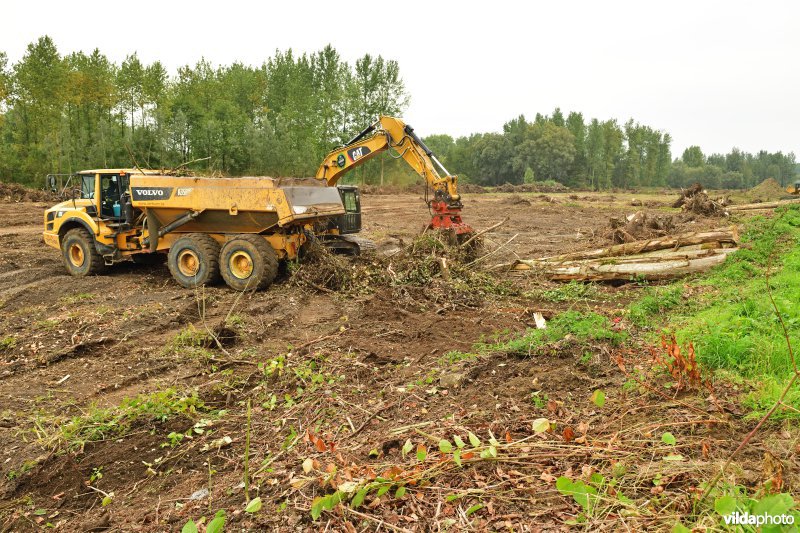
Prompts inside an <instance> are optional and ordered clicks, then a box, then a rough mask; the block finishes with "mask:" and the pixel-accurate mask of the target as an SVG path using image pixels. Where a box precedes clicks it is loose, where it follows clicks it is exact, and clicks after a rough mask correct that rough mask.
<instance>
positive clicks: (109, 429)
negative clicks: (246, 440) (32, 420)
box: [36, 388, 205, 449]
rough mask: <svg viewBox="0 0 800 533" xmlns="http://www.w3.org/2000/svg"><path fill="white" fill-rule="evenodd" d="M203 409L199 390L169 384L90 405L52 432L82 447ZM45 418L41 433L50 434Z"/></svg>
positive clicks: (40, 423)
mask: <svg viewBox="0 0 800 533" xmlns="http://www.w3.org/2000/svg"><path fill="white" fill-rule="evenodd" d="M203 410H205V407H204V404H203V400H202V399H200V398H199V397H198V396H197V392H196V391H195V392H192V393H190V394H185V393H182V392H179V391H177V390H176V389H173V388H169V389H166V390H163V391H157V392H153V393H150V394H140V395H138V396H136V397H134V398H126V399H125V400H123V401H122V402H121V403H120V404H119V405H116V406H112V407H98V406H96V405H93V406H90V407H89V408H88V409H86V410H85V411H84V412H83V413H82V414H81V415H79V416H74V417H72V418H70V419H68V420H63V421H60V422H57V423H56V428H57V431H56V433H55V435H51V436H54V437H55V440H56V441H58V442H62V443H64V444H65V445H66V446H67V448H70V449H76V448H83V446H84V445H85V444H86V443H87V442H92V441H98V440H104V439H106V438H111V437H118V436H121V435H124V434H126V433H127V432H128V431H130V429H131V427H132V426H133V425H134V424H136V423H147V422H165V421H167V420H169V419H171V418H173V417H175V416H178V415H184V416H188V417H191V416H194V415H195V414H196V413H197V412H198V411H203ZM42 422H43V421H42V420H41V419H40V420H38V421H37V424H36V425H37V426H38V428H39V429H40V430H42V431H41V433H40V434H42V435H45V434H47V435H50V433H49V432H47V431H45V430H44V427H43V423H42Z"/></svg>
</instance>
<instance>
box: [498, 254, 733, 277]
mask: <svg viewBox="0 0 800 533" xmlns="http://www.w3.org/2000/svg"><path fill="white" fill-rule="evenodd" d="M736 250H737V248H723V249H712V250H704V249H692V250H679V251H674V252H671V253H666V252H663V251H657V252H656V254H653V255H648V254H639V255H633V256H627V257H604V258H599V259H584V260H576V261H559V262H549V261H545V260H541V259H538V260H537V259H532V260H531V259H528V260H519V261H517V262H516V263H515V264H514V265H513V267H512V270H513V271H530V272H535V273H539V274H543V275H545V276H546V277H547V278H549V279H551V280H554V281H572V280H577V281H613V280H621V281H630V280H636V279H645V280H650V281H656V280H664V279H671V278H675V277H680V276H685V275H687V274H692V273H695V272H703V271H705V270H708V269H709V268H711V267H713V266H715V265H718V264H720V263H722V262H724V261H725V258H726V257H727V255H728V254H729V253H731V252H734V251H736Z"/></svg>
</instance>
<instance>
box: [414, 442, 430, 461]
mask: <svg viewBox="0 0 800 533" xmlns="http://www.w3.org/2000/svg"><path fill="white" fill-rule="evenodd" d="M426 457H428V451H427V450H426V449H425V446H423V445H422V444H420V445H419V446H417V461H419V462H420V463H421V462H423V461H425V458H426Z"/></svg>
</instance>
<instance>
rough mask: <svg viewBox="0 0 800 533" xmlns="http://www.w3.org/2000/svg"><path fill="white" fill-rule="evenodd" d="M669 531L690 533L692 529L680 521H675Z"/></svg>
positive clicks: (672, 532)
mask: <svg viewBox="0 0 800 533" xmlns="http://www.w3.org/2000/svg"><path fill="white" fill-rule="evenodd" d="M671 533H692V530H691V529H689V528H688V527H686V526H684V525H683V524H681V523H680V522H677V523H676V524H675V525H674V526H672V530H671Z"/></svg>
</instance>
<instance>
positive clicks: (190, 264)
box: [167, 233, 219, 289]
mask: <svg viewBox="0 0 800 533" xmlns="http://www.w3.org/2000/svg"><path fill="white" fill-rule="evenodd" d="M167 264H168V266H169V271H170V272H171V273H172V277H173V278H175V281H177V282H178V283H179V284H181V285H182V286H183V287H186V288H187V289H193V288H194V287H199V286H200V285H210V284H212V283H215V282H217V281H219V244H218V243H217V241H215V240H214V239H212V238H211V237H209V236H208V235H206V234H204V233H190V234H188V235H185V236H183V237H181V238H180V239H178V240H177V241H175V243H174V244H173V245H172V246H171V247H170V249H169V256H168V259H167Z"/></svg>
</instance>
